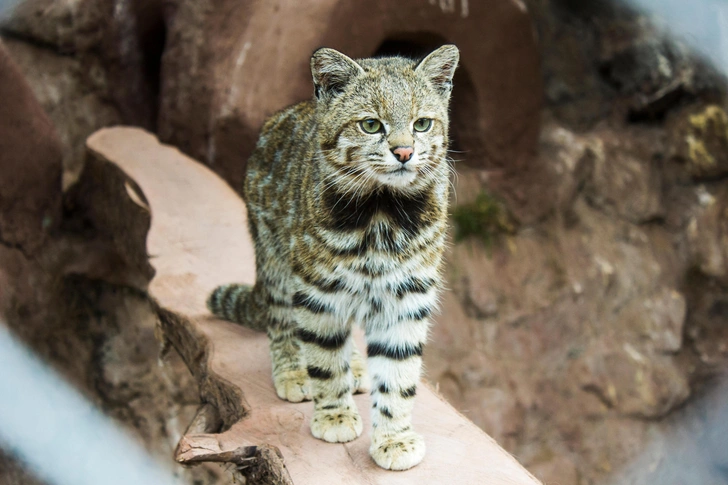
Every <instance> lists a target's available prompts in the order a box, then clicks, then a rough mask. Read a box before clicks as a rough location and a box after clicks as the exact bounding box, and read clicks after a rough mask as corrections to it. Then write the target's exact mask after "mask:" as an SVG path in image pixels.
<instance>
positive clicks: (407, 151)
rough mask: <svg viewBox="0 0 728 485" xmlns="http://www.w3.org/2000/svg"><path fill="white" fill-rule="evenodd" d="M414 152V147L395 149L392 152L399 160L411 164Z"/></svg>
mask: <svg viewBox="0 0 728 485" xmlns="http://www.w3.org/2000/svg"><path fill="white" fill-rule="evenodd" d="M414 152H415V149H414V148H412V147H394V149H393V150H392V153H394V156H395V157H397V160H399V161H400V162H402V163H405V162H409V160H410V158H412V154H413V153H414Z"/></svg>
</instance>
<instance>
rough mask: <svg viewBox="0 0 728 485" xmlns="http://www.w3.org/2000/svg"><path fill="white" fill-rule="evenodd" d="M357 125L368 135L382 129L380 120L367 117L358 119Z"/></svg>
mask: <svg viewBox="0 0 728 485" xmlns="http://www.w3.org/2000/svg"><path fill="white" fill-rule="evenodd" d="M359 126H361V129H362V130H364V133H369V134H370V135H373V134H374V133H379V132H380V131H382V122H381V121H379V120H374V119H368V120H364V121H360V122H359Z"/></svg>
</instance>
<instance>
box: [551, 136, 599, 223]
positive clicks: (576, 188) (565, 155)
mask: <svg viewBox="0 0 728 485" xmlns="http://www.w3.org/2000/svg"><path fill="white" fill-rule="evenodd" d="M539 145H540V150H539V157H541V158H543V159H544V160H545V162H544V163H546V164H548V165H549V167H550V168H551V170H552V171H553V172H554V173H555V174H556V176H557V180H558V181H559V183H558V185H557V209H558V210H559V211H560V212H563V213H565V214H566V215H567V216H568V215H569V214H570V211H571V209H572V206H573V204H574V200H575V199H576V197H577V196H578V195H579V194H580V193H581V191H582V189H583V188H584V185H585V183H586V182H587V181H588V180H589V179H590V178H591V177H592V172H593V170H594V164H595V161H596V160H597V159H604V157H605V156H604V144H603V143H602V141H601V139H600V138H599V137H596V136H590V135H589V134H586V135H582V134H577V133H575V132H573V131H571V130H569V129H567V128H565V127H563V126H561V125H560V124H558V123H555V122H549V123H546V124H545V125H544V127H543V129H542V130H541V138H540V140H539Z"/></svg>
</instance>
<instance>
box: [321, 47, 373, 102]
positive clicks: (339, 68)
mask: <svg viewBox="0 0 728 485" xmlns="http://www.w3.org/2000/svg"><path fill="white" fill-rule="evenodd" d="M311 74H313V85H314V88H315V93H316V98H317V99H319V100H329V99H331V98H332V97H334V96H336V95H337V94H339V93H341V92H342V91H343V90H344V88H345V87H346V85H347V84H348V83H349V82H351V80H352V79H354V78H355V77H356V76H359V75H360V74H364V69H362V67H361V66H360V65H359V64H357V63H356V62H355V61H354V60H352V59H351V58H349V57H347V56H345V55H344V54H342V53H341V52H339V51H337V50H334V49H329V48H326V47H322V48H321V49H318V50H317V51H316V52H314V53H313V55H312V56H311Z"/></svg>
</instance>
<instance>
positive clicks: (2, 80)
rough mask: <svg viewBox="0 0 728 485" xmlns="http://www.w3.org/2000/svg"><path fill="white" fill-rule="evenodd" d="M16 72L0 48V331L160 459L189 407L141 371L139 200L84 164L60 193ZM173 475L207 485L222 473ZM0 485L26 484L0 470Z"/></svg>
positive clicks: (179, 394) (144, 354)
mask: <svg viewBox="0 0 728 485" xmlns="http://www.w3.org/2000/svg"><path fill="white" fill-rule="evenodd" d="M19 72H20V71H19V69H18V68H17V66H15V65H14V64H13V63H12V62H11V61H10V60H9V58H8V56H7V53H6V52H5V51H4V49H3V48H2V45H0V93H1V94H2V95H3V99H4V100H5V101H4V103H1V104H0V124H1V125H2V129H0V174H2V175H0V184H1V185H0V187H2V189H1V191H0V200H1V201H2V204H0V235H2V238H0V239H2V241H1V242H0V320H1V321H2V324H3V325H8V326H9V327H10V328H11V329H12V330H13V331H14V332H15V333H16V334H17V335H18V336H19V337H21V338H22V339H23V340H24V341H25V342H26V343H27V344H29V345H30V346H31V347H32V348H33V350H34V351H35V352H36V353H37V354H38V356H39V357H40V358H41V359H43V360H45V361H47V362H48V363H50V364H51V365H53V366H55V367H56V368H58V369H59V370H60V371H61V373H62V374H63V375H64V376H65V377H66V378H67V379H68V380H69V381H70V382H71V383H73V384H74V385H76V386H77V387H78V388H79V390H80V391H81V392H83V393H84V394H85V395H86V397H87V398H89V399H91V400H92V401H93V402H95V403H96V404H97V405H99V406H100V407H101V408H102V409H103V410H104V411H105V412H106V413H107V414H108V415H110V416H111V417H113V418H114V419H116V420H118V422H120V423H124V424H127V425H128V426H129V427H131V428H132V429H133V430H134V432H135V434H136V436H137V437H138V438H139V439H140V442H142V443H143V444H144V445H146V446H147V447H148V449H149V450H150V453H153V454H158V455H161V456H165V457H168V456H170V455H171V453H172V450H173V447H174V445H175V444H176V443H175V442H174V441H175V440H174V437H175V436H178V435H179V433H181V432H182V430H183V429H184V428H183V427H184V426H186V424H187V421H188V420H189V419H191V417H192V415H193V414H194V411H195V410H196V408H197V406H198V402H197V396H196V393H194V387H193V383H192V382H191V380H190V378H189V375H188V374H187V373H186V371H185V370H184V368H183V365H182V364H181V362H179V361H178V360H177V361H174V360H173V361H171V362H170V364H169V366H168V367H167V369H166V370H164V371H163V370H162V369H160V368H159V367H157V366H156V365H153V363H154V362H155V360H156V358H157V353H158V352H157V345H156V343H155V339H154V326H155V324H156V319H155V318H154V314H153V313H152V311H151V309H150V307H149V304H148V302H147V300H146V298H144V297H143V293H141V291H140V290H141V289H144V288H146V286H147V284H148V281H149V279H150V277H151V267H150V266H149V264H148V262H147V259H148V257H147V254H146V250H145V237H146V232H147V229H148V227H149V216H148V211H146V210H145V209H144V208H143V207H141V206H143V205H144V204H143V196H139V195H138V194H137V193H136V192H135V188H134V183H133V181H131V180H129V179H128V178H127V177H126V176H125V175H124V174H123V173H122V172H121V171H120V170H118V169H115V168H114V167H113V166H111V165H109V164H105V165H104V164H103V163H102V162H100V161H98V160H93V159H89V160H88V162H87V163H86V166H85V167H86V170H84V171H83V172H82V173H81V174H80V176H79V178H78V181H77V183H76V184H75V185H74V186H72V187H71V188H70V189H69V190H68V191H66V193H65V194H63V193H62V190H61V168H62V167H61V158H62V151H61V145H60V142H59V140H58V137H57V135H56V134H55V131H54V129H53V127H52V125H51V124H50V122H49V120H48V118H47V117H46V115H45V114H44V113H43V110H42V108H41V107H40V105H39V104H38V103H37V102H36V101H35V100H34V99H33V96H32V93H31V91H30V88H29V87H28V85H27V84H26V83H25V82H24V81H23V79H22V77H21V76H20V74H19ZM134 196H136V197H137V200H136V201H135V200H134ZM6 197H8V198H7V199H6ZM139 197H141V199H139ZM140 203H141V206H140ZM5 238H7V239H5ZM28 384H29V385H32V383H28ZM191 384H192V385H191ZM190 391H192V392H190ZM170 439H171V440H172V441H170ZM180 475H181V477H182V479H183V480H185V481H188V482H190V483H191V482H192V481H193V480H198V482H197V483H199V484H207V483H217V482H219V480H220V476H221V475H222V473H221V471H220V470H218V469H216V468H201V469H197V470H191V471H185V470H183V471H181V472H180ZM0 483H3V484H5V483H8V484H18V485H20V484H25V483H32V482H30V481H29V479H27V473H25V472H24V471H22V467H20V466H18V465H17V464H16V463H14V462H13V461H12V460H10V462H9V463H3V466H0Z"/></svg>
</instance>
